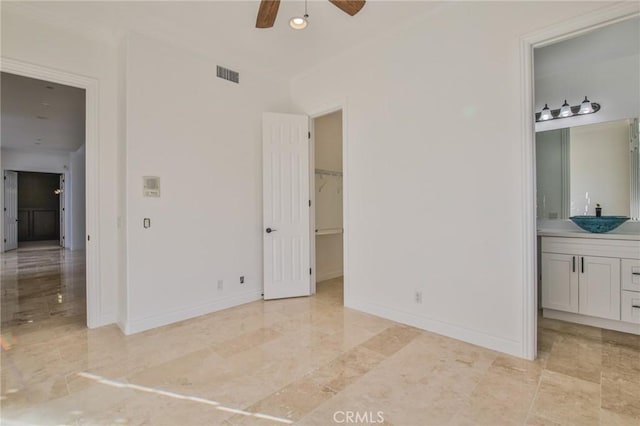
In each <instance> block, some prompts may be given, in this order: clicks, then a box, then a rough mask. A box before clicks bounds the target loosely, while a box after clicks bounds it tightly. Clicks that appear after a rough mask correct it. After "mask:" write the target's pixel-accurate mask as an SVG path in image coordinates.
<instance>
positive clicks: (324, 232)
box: [316, 228, 342, 235]
mask: <svg viewBox="0 0 640 426" xmlns="http://www.w3.org/2000/svg"><path fill="white" fill-rule="evenodd" d="M335 234H342V228H326V229H316V235H335Z"/></svg>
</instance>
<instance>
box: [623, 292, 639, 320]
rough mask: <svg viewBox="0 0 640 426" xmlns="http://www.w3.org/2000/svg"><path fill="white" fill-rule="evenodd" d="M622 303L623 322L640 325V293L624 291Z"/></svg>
mask: <svg viewBox="0 0 640 426" xmlns="http://www.w3.org/2000/svg"><path fill="white" fill-rule="evenodd" d="M620 302H621V303H620V305H621V308H622V312H621V316H620V317H621V319H622V321H626V322H635V323H637V324H640V293H639V292H637V291H625V290H623V291H622V298H621V301H620Z"/></svg>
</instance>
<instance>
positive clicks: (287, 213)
mask: <svg viewBox="0 0 640 426" xmlns="http://www.w3.org/2000/svg"><path fill="white" fill-rule="evenodd" d="M308 135H309V118H308V117H307V116H305V115H292V114H275V113H265V114H264V115H263V118H262V160H263V161H262V164H263V168H262V173H263V225H264V229H263V232H264V234H263V235H264V238H263V242H264V298H265V299H279V298H284V297H297V296H308V295H310V294H311V267H310V264H311V259H310V255H309V241H310V235H309V209H310V206H309V204H310V201H309V200H310V198H309V136H308Z"/></svg>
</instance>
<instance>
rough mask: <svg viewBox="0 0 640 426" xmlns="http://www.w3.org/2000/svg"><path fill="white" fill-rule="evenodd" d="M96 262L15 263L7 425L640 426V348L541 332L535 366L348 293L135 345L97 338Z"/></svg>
mask: <svg viewBox="0 0 640 426" xmlns="http://www.w3.org/2000/svg"><path fill="white" fill-rule="evenodd" d="M82 256H83V254H82V253H75V252H69V251H65V250H60V249H57V248H51V247H49V248H41V249H37V248H33V247H30V248H24V249H20V250H18V251H14V252H10V253H6V254H4V255H2V257H1V262H2V333H3V335H4V336H9V335H12V336H13V337H14V338H15V342H14V344H13V345H12V347H11V348H10V349H9V350H6V351H3V352H2V363H1V366H2V373H1V374H2V381H1V390H0V393H1V399H2V400H1V408H2V413H1V416H2V424H3V425H5V424H6V425H60V424H77V425H103V424H104V425H108V424H135V425H143V424H144V425H180V426H183V425H240V424H243V425H262V424H265V425H267V424H274V425H278V424H289V423H295V424H300V425H330V424H349V423H346V420H347V417H346V416H347V415H351V416H352V417H350V419H351V420H352V421H354V420H360V422H359V423H358V424H367V423H368V424H380V422H381V421H382V420H383V421H384V424H387V425H410V426H411V425H479V424H481V425H519V424H529V425H598V424H600V425H634V426H638V425H640V337H638V336H631V335H626V334H623V333H617V332H611V331H607V330H601V329H598V328H592V327H583V326H578V325H573V324H569V323H563V322H560V321H552V320H546V319H541V320H540V333H539V350H540V352H539V358H538V360H536V361H535V362H528V361H524V360H520V359H517V358H513V357H511V356H507V355H504V354H500V353H497V352H494V351H490V350H487V349H483V348H480V347H477V346H473V345H470V344H466V343H463V342H459V341H456V340H453V339H449V338H446V337H442V336H439V335H436V334H432V333H428V332H424V331H421V330H418V329H415V328H412V327H408V326H404V325H401V324H397V323H394V322H392V321H387V320H384V319H381V318H377V317H374V316H371V315H367V314H364V313H360V312H357V311H354V310H351V309H346V308H344V307H343V306H342V283H341V280H340V279H336V280H331V281H326V282H323V283H320V284H319V285H318V294H317V295H316V296H315V297H309V298H297V299H287V300H278V301H269V302H254V303H250V304H246V305H243V306H238V307H236V308H233V309H228V310H225V311H221V312H217V313H213V314H210V315H206V316H203V317H200V318H196V319H192V320H189V321H184V322H181V323H178V324H174V325H171V326H167V327H162V328H160V329H156V330H151V331H148V332H144V333H140V334H136V335H133V336H124V335H123V334H122V333H121V332H120V331H119V329H118V328H117V327H116V326H107V327H102V328H99V329H95V330H88V329H86V328H85V326H84V323H85V320H84V319H85V309H84V289H83V287H84V281H83V276H84V265H83V259H82ZM349 412H351V414H349ZM378 414H379V416H378ZM356 415H357V416H359V417H356ZM362 420H368V422H367V421H362ZM375 422H377V423H375ZM350 424H354V423H350Z"/></svg>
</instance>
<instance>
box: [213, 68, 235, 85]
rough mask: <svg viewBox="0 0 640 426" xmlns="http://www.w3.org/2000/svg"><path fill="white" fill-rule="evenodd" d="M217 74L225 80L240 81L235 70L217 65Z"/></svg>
mask: <svg viewBox="0 0 640 426" xmlns="http://www.w3.org/2000/svg"><path fill="white" fill-rule="evenodd" d="M217 75H218V77H220V78H223V79H225V80H229V81H233V82H234V83H240V74H238V72H237V71H233V70H230V69H228V68H225V67H221V66H220V65H218V66H217Z"/></svg>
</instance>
